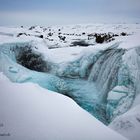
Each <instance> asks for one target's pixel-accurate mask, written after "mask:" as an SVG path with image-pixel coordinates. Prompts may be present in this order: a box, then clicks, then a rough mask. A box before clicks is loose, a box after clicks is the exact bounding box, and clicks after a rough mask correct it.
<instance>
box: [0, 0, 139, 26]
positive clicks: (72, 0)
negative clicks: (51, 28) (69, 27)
mask: <svg viewBox="0 0 140 140" xmlns="http://www.w3.org/2000/svg"><path fill="white" fill-rule="evenodd" d="M102 22H104V23H116V22H117V23H118V22H140V0H0V25H15V26H16V25H27V26H30V25H61V24H63V25H65V24H80V23H102Z"/></svg>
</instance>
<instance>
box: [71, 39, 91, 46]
mask: <svg viewBox="0 0 140 140" xmlns="http://www.w3.org/2000/svg"><path fill="white" fill-rule="evenodd" d="M71 44H72V45H71V46H89V45H90V44H88V43H87V42H85V41H84V40H79V41H74V42H72V43H71Z"/></svg>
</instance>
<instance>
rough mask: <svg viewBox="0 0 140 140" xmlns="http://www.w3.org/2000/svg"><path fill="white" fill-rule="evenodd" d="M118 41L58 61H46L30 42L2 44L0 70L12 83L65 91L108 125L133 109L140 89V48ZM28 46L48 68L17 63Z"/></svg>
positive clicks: (60, 91)
mask: <svg viewBox="0 0 140 140" xmlns="http://www.w3.org/2000/svg"><path fill="white" fill-rule="evenodd" d="M119 44H120V43H115V44H113V45H111V46H109V47H107V48H103V49H96V50H94V49H93V51H89V52H86V53H83V54H82V55H81V56H80V57H79V58H77V59H76V60H74V61H71V62H65V63H59V64H56V63H55V62H52V61H51V60H44V57H43V56H42V54H39V52H37V50H35V49H34V46H33V45H32V43H31V42H24V43H9V44H2V45H1V46H0V71H2V72H3V73H4V74H5V75H6V76H7V77H8V78H9V79H10V80H11V81H13V82H18V83H23V82H33V83H37V84H39V85H40V86H42V87H44V88H46V89H49V90H53V91H56V92H58V93H61V94H64V95H66V96H68V97H70V98H72V99H73V100H74V101H75V102H76V103H77V104H78V105H80V106H81V107H82V108H84V109H85V110H87V111H88V112H89V113H91V114H92V115H93V116H95V117H96V118H98V119H99V120H101V121H102V122H103V123H105V124H108V123H110V122H111V121H112V120H113V119H114V118H115V117H117V116H118V115H121V114H123V113H125V112H126V111H127V110H129V109H130V108H131V106H132V104H133V101H134V99H135V96H136V95H137V93H138V92H139V91H140V88H139V85H138V82H140V48H139V47H136V48H134V49H130V50H125V49H122V48H119ZM17 46H18V47H17ZM28 46H30V47H32V50H33V52H31V53H34V54H37V55H39V56H40V58H39V60H40V59H42V60H43V61H45V62H46V65H45V70H44V68H43V70H41V69H40V70H41V71H36V70H31V69H28V68H26V67H24V66H22V65H21V64H20V62H18V60H17V57H19V56H20V55H21V52H20V47H28ZM19 52H20V53H19ZM37 59H38V58H37ZM42 60H41V61H40V62H42ZM32 61H33V62H34V59H31V60H29V61H27V62H28V63H31V64H32V63H33V62H32ZM34 64H36V63H34ZM37 64H38V65H40V64H39V63H37ZM41 68H42V67H41Z"/></svg>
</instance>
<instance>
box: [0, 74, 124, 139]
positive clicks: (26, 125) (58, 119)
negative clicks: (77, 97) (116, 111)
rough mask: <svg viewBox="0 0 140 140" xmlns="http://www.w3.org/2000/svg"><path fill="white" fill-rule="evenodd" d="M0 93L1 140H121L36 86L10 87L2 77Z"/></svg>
mask: <svg viewBox="0 0 140 140" xmlns="http://www.w3.org/2000/svg"><path fill="white" fill-rule="evenodd" d="M0 89H1V92H0V94H1V95H0V96H1V98H0V122H1V123H2V124H3V126H2V127H1V128H0V139H1V140H25V139H28V140H33V139H39V140H44V139H47V140H60V139H61V140H66V139H67V140H87V139H88V140H92V139H96V140H104V139H113V140H118V139H119V140H125V138H124V137H122V136H121V135H119V134H117V133H116V132H114V131H113V130H111V129H109V128H107V127H106V126H104V125H103V124H102V123H101V122H99V121H98V120H96V119H95V118H93V117H92V116H91V115H90V114H88V113H87V112H86V111H84V110H83V109H81V108H80V107H79V106H77V104H76V103H75V102H74V101H72V100H71V99H70V98H68V97H65V96H62V95H59V94H57V93H55V92H52V91H49V90H46V89H43V88H41V87H39V86H38V85H36V84H31V83H28V84H27V83H25V84H17V83H11V82H10V81H9V80H8V79H7V78H6V77H5V76H4V75H3V74H2V73H0ZM101 132H102V134H101ZM2 134H3V136H1V135H2Z"/></svg>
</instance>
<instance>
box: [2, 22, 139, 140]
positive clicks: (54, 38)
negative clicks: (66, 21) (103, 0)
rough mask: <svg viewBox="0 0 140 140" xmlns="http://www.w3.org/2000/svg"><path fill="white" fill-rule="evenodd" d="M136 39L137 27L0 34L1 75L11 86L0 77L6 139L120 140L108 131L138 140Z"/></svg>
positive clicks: (8, 30)
mask: <svg viewBox="0 0 140 140" xmlns="http://www.w3.org/2000/svg"><path fill="white" fill-rule="evenodd" d="M97 36H99V38H97ZM108 36H109V41H108V40H107V41H106V37H108ZM104 37H105V38H104ZM139 37H140V25H139V24H94V25H70V26H52V27H39V26H32V27H31V28H27V27H26V28H23V27H22V28H7V27H0V71H1V72H3V74H4V75H6V76H7V77H8V78H9V79H10V80H11V81H12V82H14V83H11V82H10V81H9V80H8V79H7V78H5V76H4V75H2V74H1V85H0V86H1V89H2V90H1V92H0V93H1V94H2V96H1V97H3V98H1V100H2V101H0V103H1V104H2V105H0V113H1V112H2V113H1V114H0V115H2V117H3V118H2V119H4V120H5V121H6V122H4V123H5V124H4V125H5V128H6V125H7V126H8V128H7V130H9V133H10V132H11V136H10V137H7V139H8V140H9V138H11V139H12V140H13V139H21V138H24V139H25V137H26V139H44V138H47V139H48V140H49V139H74V140H75V139H80V140H81V139H83V140H85V139H89V140H90V139H99V140H100V139H119V140H120V139H123V137H120V136H119V135H117V134H116V133H114V132H113V131H112V130H110V129H109V128H107V127H105V126H104V124H109V127H110V128H112V129H114V130H115V131H118V132H119V133H120V134H122V135H124V136H125V137H127V138H128V139H131V140H133V139H135V140H139V136H140V135H139V133H138V130H139V114H138V113H139V112H138V109H139V103H140V98H139V94H140V88H139V82H140V40H139ZM112 38H113V39H112ZM97 39H99V40H100V41H101V40H102V39H105V40H104V41H103V42H100V41H99V42H98V41H97ZM83 41H84V42H83ZM74 42H76V43H77V42H78V43H79V42H80V43H81V42H82V45H81V44H78V45H77V44H74ZM35 66H36V67H35ZM19 83H20V84H19ZM21 83H22V84H21ZM36 84H38V85H39V86H41V87H43V88H45V89H42V88H41V87H39V86H38V85H36ZM6 85H7V86H6ZM6 87H7V88H6ZM24 89H25V90H24ZM48 89H49V90H52V91H49V90H48ZM9 91H11V93H10V95H9ZM53 91H55V92H53ZM4 93H5V94H4ZM58 93H61V94H64V95H66V96H69V97H70V98H72V99H73V100H74V101H75V102H76V103H77V104H78V105H80V106H81V107H82V108H83V109H85V110H86V111H88V112H89V113H90V114H92V115H93V116H95V117H96V118H97V119H99V120H100V121H102V122H103V123H104V124H102V123H101V122H98V120H96V119H95V118H94V117H93V116H91V115H89V114H88V113H87V112H85V111H84V110H82V109H81V108H79V107H78V105H77V104H75V103H74V102H73V101H72V100H71V99H68V98H67V97H65V96H62V95H58ZM19 94H20V95H19ZM18 100H19V101H18ZM6 105H7V107H6ZM12 106H13V107H12ZM14 108H15V109H14ZM12 109H14V111H13V112H14V113H11V110H12ZM16 110H17V111H16ZM31 110H32V111H31ZM58 110H59V111H58ZM8 113H9V114H8ZM32 114H34V115H32ZM37 114H39V115H38V116H37ZM4 115H5V116H4ZM9 117H10V118H11V117H13V119H9ZM0 118H1V117H0ZM14 118H16V120H15V119H14ZM131 118H132V119H131ZM21 120H22V122H21ZM128 120H129V122H128ZM0 121H1V120H0ZM2 121H3V120H2ZM15 121H16V122H15ZM75 121H76V123H75ZM130 124H131V125H130ZM16 125H17V127H16ZM38 126H40V127H38ZM60 126H61V127H60ZM122 126H124V127H122ZM131 126H133V128H134V129H133V131H131V129H132V127H131ZM25 127H26V129H25ZM12 128H14V129H12ZM31 128H34V129H32V131H31ZM0 129H1V128H0ZM95 129H96V130H95ZM22 131H23V132H22ZM0 132H1V131H0ZM45 132H46V133H45ZM94 132H96V133H94ZM98 132H99V133H98ZM100 132H104V134H105V135H100ZM21 133H22V134H21ZM12 134H13V136H12ZM14 134H15V135H14ZM2 138H6V137H2Z"/></svg>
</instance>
